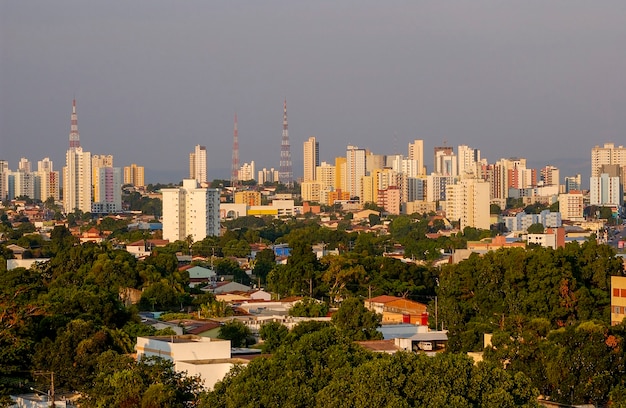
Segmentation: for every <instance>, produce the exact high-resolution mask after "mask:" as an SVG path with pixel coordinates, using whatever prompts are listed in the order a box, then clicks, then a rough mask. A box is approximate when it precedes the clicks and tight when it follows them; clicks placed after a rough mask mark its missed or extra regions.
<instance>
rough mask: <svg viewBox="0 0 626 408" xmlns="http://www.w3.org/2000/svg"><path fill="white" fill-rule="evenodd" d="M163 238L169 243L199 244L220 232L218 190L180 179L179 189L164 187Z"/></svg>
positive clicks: (190, 180) (194, 181)
mask: <svg viewBox="0 0 626 408" xmlns="http://www.w3.org/2000/svg"><path fill="white" fill-rule="evenodd" d="M162 193H163V238H164V239H169V240H170V241H178V240H186V239H187V237H189V236H191V238H192V239H193V241H194V242H195V241H201V240H203V239H204V238H206V237H207V236H219V233H220V191H219V189H216V188H201V187H199V184H198V181H197V180H195V179H185V180H183V185H182V187H177V188H164V189H163V190H162Z"/></svg>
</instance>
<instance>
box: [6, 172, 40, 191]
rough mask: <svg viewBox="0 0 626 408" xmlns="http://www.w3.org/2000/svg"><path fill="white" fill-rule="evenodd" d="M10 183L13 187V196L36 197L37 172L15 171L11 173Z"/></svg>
mask: <svg viewBox="0 0 626 408" xmlns="http://www.w3.org/2000/svg"><path fill="white" fill-rule="evenodd" d="M9 180H10V182H9V184H10V185H12V187H13V192H12V194H11V196H12V198H16V197H29V198H39V197H35V174H34V173H30V172H25V171H21V170H19V171H13V172H10V173H9Z"/></svg>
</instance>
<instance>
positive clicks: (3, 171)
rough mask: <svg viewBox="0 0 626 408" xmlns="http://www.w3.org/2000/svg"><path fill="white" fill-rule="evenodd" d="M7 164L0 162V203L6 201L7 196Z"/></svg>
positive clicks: (3, 161)
mask: <svg viewBox="0 0 626 408" xmlns="http://www.w3.org/2000/svg"><path fill="white" fill-rule="evenodd" d="M8 177H9V162H7V161H6V160H0V201H4V200H6V199H7V195H8V194H9V178H8Z"/></svg>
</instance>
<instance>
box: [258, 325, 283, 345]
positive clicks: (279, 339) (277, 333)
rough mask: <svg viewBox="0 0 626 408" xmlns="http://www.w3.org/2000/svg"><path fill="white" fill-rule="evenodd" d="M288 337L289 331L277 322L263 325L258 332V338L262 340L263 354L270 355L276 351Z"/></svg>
mask: <svg viewBox="0 0 626 408" xmlns="http://www.w3.org/2000/svg"><path fill="white" fill-rule="evenodd" d="M288 335H289V329H287V327H286V326H285V325H284V324H281V323H278V322H267V323H264V324H263V325H262V326H261V329H260V330H259V336H260V337H261V339H263V352H264V353H272V352H273V351H275V350H276V349H278V347H280V346H281V345H282V344H283V343H284V342H285V339H286V338H287V336H288Z"/></svg>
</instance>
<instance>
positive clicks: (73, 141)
mask: <svg viewBox="0 0 626 408" xmlns="http://www.w3.org/2000/svg"><path fill="white" fill-rule="evenodd" d="M79 147H80V135H79V134H78V115H77V114H76V99H75V98H74V100H73V101H72V116H71V125H70V150H76V149H78V148H79Z"/></svg>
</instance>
